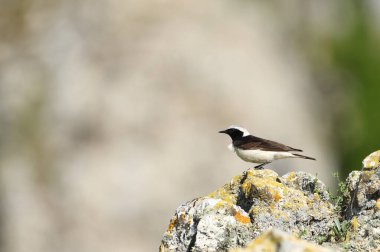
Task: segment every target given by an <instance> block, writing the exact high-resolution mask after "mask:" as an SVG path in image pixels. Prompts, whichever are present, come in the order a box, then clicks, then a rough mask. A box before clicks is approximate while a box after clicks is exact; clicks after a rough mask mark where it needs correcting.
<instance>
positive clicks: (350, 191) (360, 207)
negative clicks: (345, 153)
mask: <svg viewBox="0 0 380 252" xmlns="http://www.w3.org/2000/svg"><path fill="white" fill-rule="evenodd" d="M379 155H380V151H376V152H373V153H372V154H370V155H369V156H367V157H366V158H365V159H364V160H363V171H362V172H360V171H353V172H351V173H350V174H349V176H348V177H347V180H346V186H347V193H346V194H345V202H344V206H345V207H344V209H343V210H344V213H343V214H344V215H345V216H347V218H348V220H349V221H350V222H351V229H350V230H349V233H348V236H349V239H347V240H346V241H345V242H344V243H345V246H346V247H349V248H350V250H352V251H380V164H379ZM358 185H359V186H358ZM357 186H358V187H357ZM351 202H353V204H352V209H350V206H351ZM348 212H349V214H347V213H348ZM351 217H352V218H351Z"/></svg>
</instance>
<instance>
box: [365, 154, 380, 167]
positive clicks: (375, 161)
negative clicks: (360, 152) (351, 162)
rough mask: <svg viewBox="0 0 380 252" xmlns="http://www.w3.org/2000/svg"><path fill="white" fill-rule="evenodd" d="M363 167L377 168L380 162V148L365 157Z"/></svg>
mask: <svg viewBox="0 0 380 252" xmlns="http://www.w3.org/2000/svg"><path fill="white" fill-rule="evenodd" d="M362 163H363V167H364V168H365V169H375V168H377V167H378V166H379V163H380V150H378V151H375V152H372V153H371V154H369V155H368V156H367V157H366V158H365V159H363V162H362Z"/></svg>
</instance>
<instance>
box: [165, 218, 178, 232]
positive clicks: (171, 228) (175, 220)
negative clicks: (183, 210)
mask: <svg viewBox="0 0 380 252" xmlns="http://www.w3.org/2000/svg"><path fill="white" fill-rule="evenodd" d="M176 224H177V218H172V219H171V220H170V223H169V227H168V229H167V230H166V232H167V233H170V232H171V231H172V230H173V228H174V227H175V225H176Z"/></svg>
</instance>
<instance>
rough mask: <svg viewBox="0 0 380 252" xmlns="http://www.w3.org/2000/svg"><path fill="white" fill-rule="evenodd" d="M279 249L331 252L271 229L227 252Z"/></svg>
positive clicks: (261, 251)
mask: <svg viewBox="0 0 380 252" xmlns="http://www.w3.org/2000/svg"><path fill="white" fill-rule="evenodd" d="M280 247H282V248H289V249H290V248H292V249H293V250H291V251H293V252H306V251H307V252H331V251H332V250H331V249H329V248H325V247H321V246H318V245H315V244H313V243H311V242H307V241H303V240H301V239H299V238H297V237H295V236H293V235H291V234H288V233H286V232H283V231H280V230H277V229H272V230H269V231H267V232H265V233H263V234H262V235H260V236H259V237H257V238H256V239H254V240H253V241H252V242H251V243H249V244H248V245H247V246H246V247H245V248H239V249H230V250H229V252H276V251H279V250H278V248H280ZM281 251H282V250H281ZM284 251H286V250H284ZM289 251H290V250H289Z"/></svg>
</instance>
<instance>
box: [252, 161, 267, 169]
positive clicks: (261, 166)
mask: <svg viewBox="0 0 380 252" xmlns="http://www.w3.org/2000/svg"><path fill="white" fill-rule="evenodd" d="M270 163H271V162H266V163H262V164H260V165H256V166H255V167H254V168H255V169H256V170H262V169H264V166H266V165H267V164H270Z"/></svg>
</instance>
